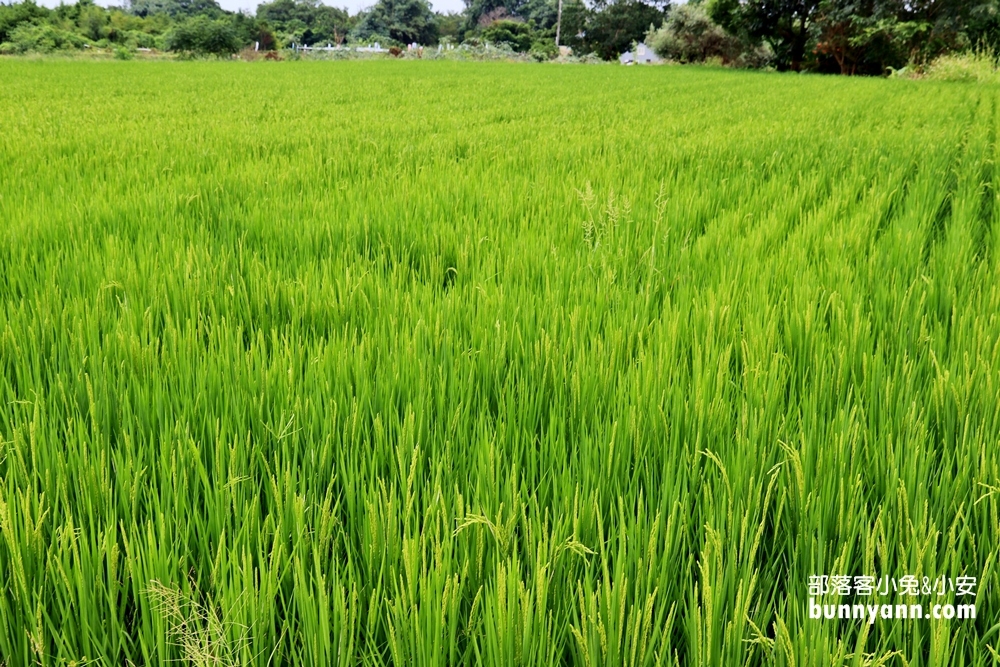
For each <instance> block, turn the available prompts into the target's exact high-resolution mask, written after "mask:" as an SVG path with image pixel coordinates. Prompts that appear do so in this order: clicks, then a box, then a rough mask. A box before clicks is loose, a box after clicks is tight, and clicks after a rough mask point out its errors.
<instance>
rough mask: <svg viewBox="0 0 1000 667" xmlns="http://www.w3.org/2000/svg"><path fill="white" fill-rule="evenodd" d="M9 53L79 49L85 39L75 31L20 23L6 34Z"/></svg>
mask: <svg viewBox="0 0 1000 667" xmlns="http://www.w3.org/2000/svg"><path fill="white" fill-rule="evenodd" d="M6 43H7V44H9V45H10V46H9V47H8V48H7V50H8V51H9V52H10V53H31V52H34V53H52V52H53V51H59V50H63V49H80V48H83V46H84V44H85V43H86V39H85V38H84V37H83V36H81V35H78V34H77V33H75V32H71V31H69V30H60V29H59V28H56V27H55V26H52V25H48V24H46V25H34V24H31V23H22V24H21V25H19V26H18V27H16V28H14V30H13V31H11V33H10V34H9V35H8V38H7V42H6Z"/></svg>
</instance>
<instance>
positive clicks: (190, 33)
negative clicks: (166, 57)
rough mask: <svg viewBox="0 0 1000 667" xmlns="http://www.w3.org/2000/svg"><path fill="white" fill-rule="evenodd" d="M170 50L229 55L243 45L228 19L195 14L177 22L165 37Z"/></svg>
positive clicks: (165, 42)
mask: <svg viewBox="0 0 1000 667" xmlns="http://www.w3.org/2000/svg"><path fill="white" fill-rule="evenodd" d="M164 44H165V46H166V47H167V49H169V50H170V51H185V52H189V53H196V54H214V55H227V54H231V53H235V52H236V51H238V50H239V49H240V48H242V46H243V42H242V41H241V40H240V39H239V36H238V34H237V31H236V30H235V28H234V26H233V23H232V22H231V21H229V20H227V19H211V18H209V17H207V16H195V17H193V18H190V19H186V20H184V21H181V22H180V23H177V24H176V25H175V26H174V27H173V29H172V30H171V31H170V32H168V33H167V35H166V37H165V38H164Z"/></svg>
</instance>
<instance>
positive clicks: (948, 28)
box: [0, 0, 1000, 75]
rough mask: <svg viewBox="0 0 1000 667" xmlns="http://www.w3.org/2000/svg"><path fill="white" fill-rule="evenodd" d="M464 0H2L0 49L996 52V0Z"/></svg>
mask: <svg viewBox="0 0 1000 667" xmlns="http://www.w3.org/2000/svg"><path fill="white" fill-rule="evenodd" d="M559 17H560V13H559V5H558V0H466V9H465V11H464V12H463V13H461V14H435V13H434V12H433V11H432V9H431V6H430V4H429V3H428V1H427V0H377V1H376V2H375V3H374V4H373V5H372V7H371V8H370V9H368V10H365V11H362V12H360V13H358V14H356V15H354V16H351V15H349V13H348V12H347V11H346V10H343V9H337V8H335V7H331V6H327V5H324V4H322V3H321V2H320V0H273V1H272V2H265V3H263V4H261V5H259V6H258V7H257V11H256V14H255V15H254V16H249V15H245V14H240V13H235V14H234V13H230V12H225V11H223V10H222V9H221V8H220V7H219V5H218V4H217V3H216V1H215V0H131V3H130V4H128V5H126V6H124V7H112V8H109V9H104V8H102V7H98V6H96V5H94V4H93V2H92V0H78V1H77V4H74V5H61V6H60V7H58V8H57V9H54V10H48V9H45V8H43V7H39V6H38V5H36V4H34V2H33V0H25V1H24V2H21V3H17V4H10V5H4V4H0V54H18V53H29V52H42V53H45V52H53V51H74V50H77V51H78V50H81V49H91V48H97V49H111V50H114V52H115V53H116V54H118V55H119V56H121V57H128V56H129V55H130V54H132V53H134V51H135V50H136V49H159V50H166V51H172V52H177V53H183V54H188V55H206V54H215V55H231V54H233V53H235V52H237V51H239V50H241V49H245V48H248V47H253V48H254V49H263V50H264V51H270V50H273V49H278V48H283V47H296V46H312V45H318V46H326V45H357V44H372V43H379V44H380V45H382V46H385V47H390V46H395V47H405V46H406V45H409V44H419V45H423V46H433V45H437V44H439V43H440V44H445V45H455V44H462V43H464V44H466V45H468V46H469V47H471V48H472V51H468V53H474V52H475V48H476V47H480V46H482V45H484V44H490V45H493V46H500V47H502V48H504V49H507V50H508V51H509V52H510V53H512V54H513V53H528V52H530V53H532V54H533V55H534V56H536V59H538V60H545V59H550V58H555V57H557V56H558V54H559V51H558V49H557V48H556V47H557V45H556V43H555V42H556V33H557V32H558V33H559V42H560V45H563V46H569V47H571V48H572V49H573V51H574V52H575V53H576V54H577V55H584V54H594V55H596V56H598V57H600V58H603V59H609V60H610V59H614V58H617V57H618V56H619V55H620V54H621V53H623V52H625V51H628V50H629V49H630V48H632V46H633V45H634V44H635V43H636V42H638V41H641V40H643V39H646V40H647V41H649V43H650V45H651V46H653V47H654V48H655V50H656V51H658V52H659V53H660V54H661V55H662V56H664V57H665V58H668V59H670V60H673V61H676V62H705V61H717V62H720V63H722V64H726V65H731V66H735V67H752V68H766V67H773V68H776V69H779V70H796V71H799V70H811V71H818V72H835V73H841V74H874V75H882V74H886V73H889V72H892V71H896V70H901V69H903V68H907V67H908V68H909V69H910V70H911V71H920V72H924V71H926V70H927V69H928V66H929V63H931V62H933V61H934V60H935V59H937V58H939V57H942V56H949V55H954V54H962V53H970V52H980V53H990V54H992V53H996V52H998V48H1000V0H922V1H920V2H904V1H903V0H695V1H694V2H691V3H688V4H680V5H677V6H674V7H671V5H670V4H669V2H668V0H564V1H563V3H562V13H561V22H560V23H559V26H558V29H557V20H559Z"/></svg>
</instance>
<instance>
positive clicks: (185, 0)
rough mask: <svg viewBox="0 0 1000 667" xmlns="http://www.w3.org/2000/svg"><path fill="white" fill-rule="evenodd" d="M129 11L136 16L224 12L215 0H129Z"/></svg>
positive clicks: (178, 16) (181, 16)
mask: <svg viewBox="0 0 1000 667" xmlns="http://www.w3.org/2000/svg"><path fill="white" fill-rule="evenodd" d="M129 11H131V12H132V13H133V14H135V15H136V16H150V15H154V14H166V15H167V16H170V17H172V18H184V17H193V16H209V17H211V18H219V17H221V16H223V15H224V14H226V12H224V11H223V10H222V8H221V7H220V6H219V3H218V2H217V0H129Z"/></svg>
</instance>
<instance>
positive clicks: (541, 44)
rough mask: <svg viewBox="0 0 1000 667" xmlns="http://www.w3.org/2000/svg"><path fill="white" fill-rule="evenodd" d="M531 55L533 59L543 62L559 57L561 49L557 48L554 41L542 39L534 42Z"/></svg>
mask: <svg viewBox="0 0 1000 667" xmlns="http://www.w3.org/2000/svg"><path fill="white" fill-rule="evenodd" d="M529 53H531V57H532V58H534V59H535V60H537V61H539V62H542V61H545V60H552V59H553V58H556V57H557V56H558V55H559V49H558V48H557V47H556V42H555V40H554V39H546V38H541V39H535V41H534V42H532V44H531V49H530V51H529Z"/></svg>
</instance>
